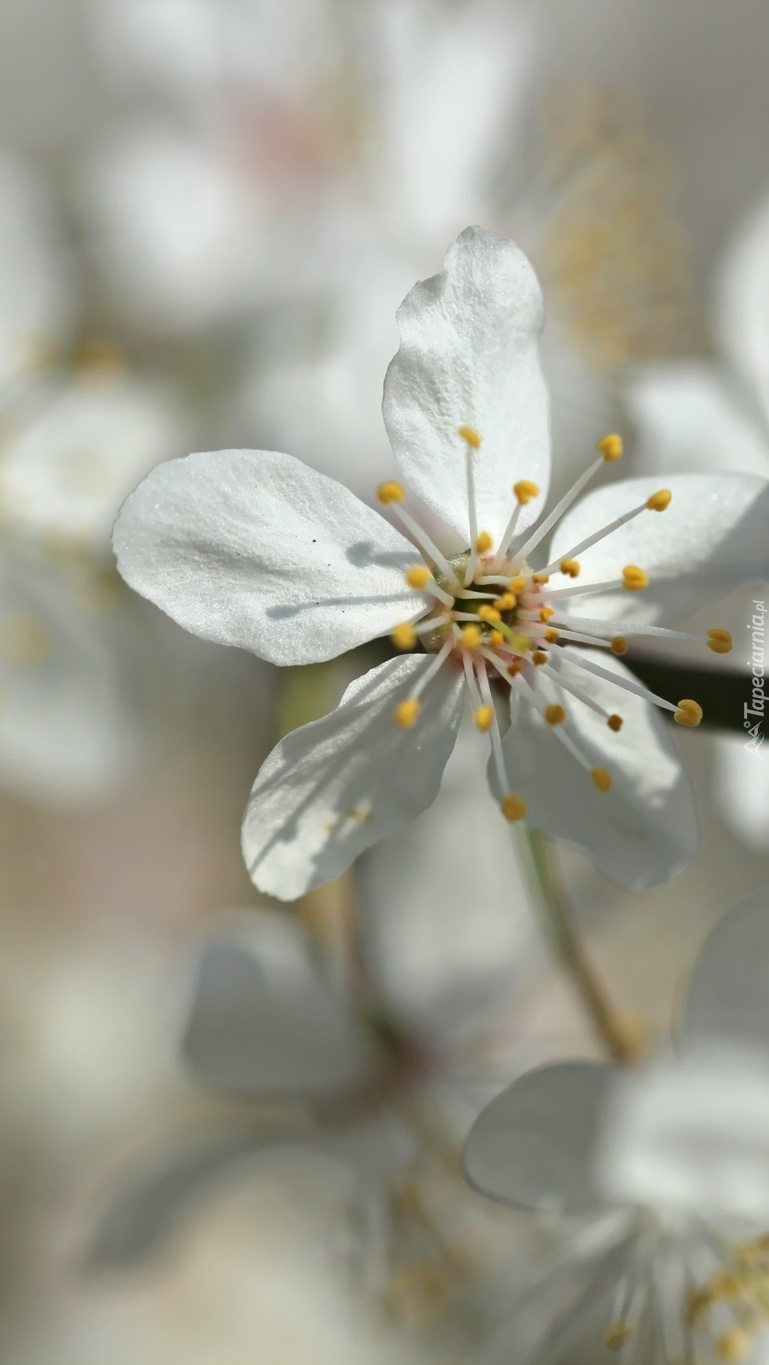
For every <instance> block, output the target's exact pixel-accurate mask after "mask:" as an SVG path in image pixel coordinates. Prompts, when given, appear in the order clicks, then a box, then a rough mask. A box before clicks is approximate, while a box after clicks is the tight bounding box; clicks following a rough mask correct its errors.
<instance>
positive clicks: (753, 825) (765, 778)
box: [713, 683, 769, 854]
mask: <svg viewBox="0 0 769 1365" xmlns="http://www.w3.org/2000/svg"><path fill="white" fill-rule="evenodd" d="M745 687H746V692H745V695H746V698H747V699H748V700H749V691H748V686H747V683H746V685H745ZM748 724H749V725H751V726H753V725H756V724H758V725H759V726H760V725H761V719H760V717H758V716H751V717H749V719H748ZM766 735H767V736H769V728H766ZM764 737H765V736H763V735H762V729H759V731H758V734H757V735H750V734H747V733H745V734H742V735H732V734H719V735H716V736H714V742H713V758H714V773H713V800H714V802H715V804H716V805H717V807H718V808H719V810H720V812H721V815H722V816H723V819H724V820H725V821H726V824H727V825H728V826H729V828H730V829H731V831H732V833H733V834H734V836H735V838H737V839H739V840H741V842H742V843H743V844H746V845H747V846H748V848H752V849H754V850H755V852H756V853H761V854H766V851H767V849H769V746H767V748H764V747H763V741H764ZM756 740H759V741H760V742H759V743H758V744H756Z"/></svg>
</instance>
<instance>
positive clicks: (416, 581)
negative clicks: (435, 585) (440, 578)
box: [406, 564, 432, 591]
mask: <svg viewBox="0 0 769 1365" xmlns="http://www.w3.org/2000/svg"><path fill="white" fill-rule="evenodd" d="M431 578H432V574H431V573H430V570H429V569H428V567H427V565H426V564H415V565H414V567H413V569H409V570H408V571H407V573H406V582H407V583H408V585H409V587H410V588H416V589H417V591H419V590H421V589H422V588H426V587H427V584H428V583H429V582H430V579H431Z"/></svg>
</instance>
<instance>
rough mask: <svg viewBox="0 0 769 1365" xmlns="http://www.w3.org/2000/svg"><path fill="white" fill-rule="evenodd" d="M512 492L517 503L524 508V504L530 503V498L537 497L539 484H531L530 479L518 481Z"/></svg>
mask: <svg viewBox="0 0 769 1365" xmlns="http://www.w3.org/2000/svg"><path fill="white" fill-rule="evenodd" d="M513 492H514V493H515V496H516V498H517V499H518V501H519V502H520V503H522V505H523V506H524V507H525V505H526V503H527V502H531V500H532V498H536V497H538V496H539V484H537V483H532V481H531V479H519V480H518V482H517V483H514V484H513Z"/></svg>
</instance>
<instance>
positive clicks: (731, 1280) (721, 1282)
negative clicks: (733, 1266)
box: [713, 1270, 742, 1300]
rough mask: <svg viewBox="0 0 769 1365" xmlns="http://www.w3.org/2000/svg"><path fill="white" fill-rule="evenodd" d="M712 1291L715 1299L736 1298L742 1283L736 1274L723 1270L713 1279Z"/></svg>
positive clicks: (740, 1290) (738, 1295)
mask: <svg viewBox="0 0 769 1365" xmlns="http://www.w3.org/2000/svg"><path fill="white" fill-rule="evenodd" d="M713 1293H714V1295H715V1296H716V1298H717V1299H727V1300H729V1299H738V1298H739V1297H740V1295H741V1293H742V1285H741V1284H740V1281H739V1280H738V1278H737V1276H736V1275H734V1274H732V1273H731V1271H729V1270H724V1271H723V1273H722V1274H720V1275H716V1277H715V1279H714V1280H713Z"/></svg>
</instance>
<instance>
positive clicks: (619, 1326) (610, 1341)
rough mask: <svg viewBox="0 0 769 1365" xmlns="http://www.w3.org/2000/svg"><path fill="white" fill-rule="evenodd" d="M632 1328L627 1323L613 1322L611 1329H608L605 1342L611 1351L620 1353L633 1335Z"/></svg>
mask: <svg viewBox="0 0 769 1365" xmlns="http://www.w3.org/2000/svg"><path fill="white" fill-rule="evenodd" d="M631 1331H632V1329H631V1327H630V1326H629V1325H628V1323H626V1322H613V1323H612V1324H611V1327H607V1329H606V1336H605V1337H604V1342H605V1344H606V1349H607V1350H609V1351H619V1350H620V1349H621V1347H622V1346H624V1344H625V1342H626V1341H627V1339H628V1337H629V1336H630V1334H631Z"/></svg>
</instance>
